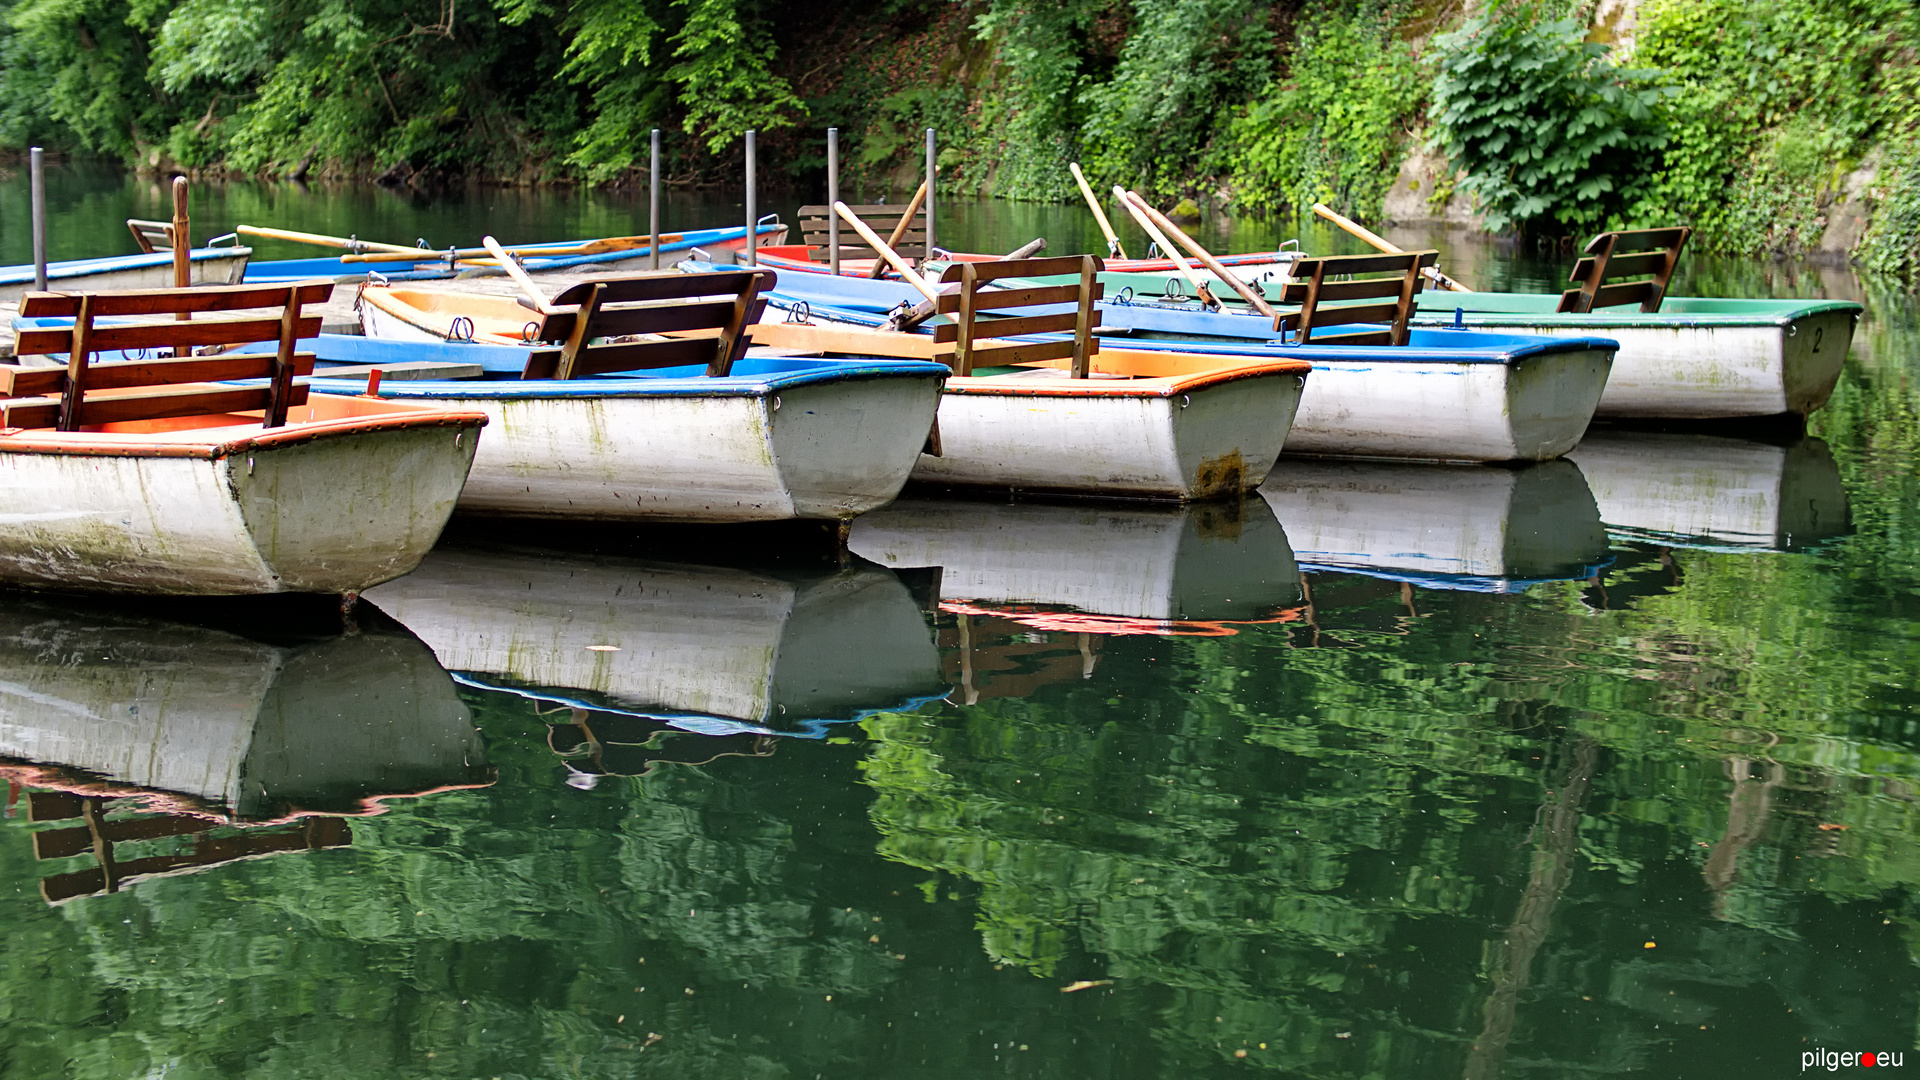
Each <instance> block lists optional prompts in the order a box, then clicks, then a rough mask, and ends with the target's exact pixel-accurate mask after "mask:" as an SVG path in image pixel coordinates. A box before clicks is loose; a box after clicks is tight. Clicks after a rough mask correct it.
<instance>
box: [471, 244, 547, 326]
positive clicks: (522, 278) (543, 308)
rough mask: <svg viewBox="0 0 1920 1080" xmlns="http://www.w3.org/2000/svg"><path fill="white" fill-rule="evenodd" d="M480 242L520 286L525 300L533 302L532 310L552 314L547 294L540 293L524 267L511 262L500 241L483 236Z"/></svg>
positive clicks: (531, 276) (511, 257)
mask: <svg viewBox="0 0 1920 1080" xmlns="http://www.w3.org/2000/svg"><path fill="white" fill-rule="evenodd" d="M480 242H481V243H482V244H484V245H486V249H487V250H488V251H490V252H492V253H493V257H494V258H496V259H499V260H500V265H501V266H502V267H503V268H505V269H506V271H507V276H508V277H510V278H512V279H513V283H514V284H515V285H518V286H520V291H521V292H523V293H526V294H527V299H529V300H531V301H533V310H535V311H537V312H539V313H540V314H542V315H551V314H553V312H554V309H553V307H552V305H550V304H548V303H547V294H546V293H544V292H541V291H540V286H538V285H535V284H534V283H533V275H531V274H529V273H527V271H526V268H525V267H523V266H521V265H520V264H519V263H517V262H514V261H513V256H512V255H509V254H507V250H506V249H505V248H503V247H501V246H500V241H498V240H495V239H494V238H493V237H491V236H483V237H481V238H480Z"/></svg>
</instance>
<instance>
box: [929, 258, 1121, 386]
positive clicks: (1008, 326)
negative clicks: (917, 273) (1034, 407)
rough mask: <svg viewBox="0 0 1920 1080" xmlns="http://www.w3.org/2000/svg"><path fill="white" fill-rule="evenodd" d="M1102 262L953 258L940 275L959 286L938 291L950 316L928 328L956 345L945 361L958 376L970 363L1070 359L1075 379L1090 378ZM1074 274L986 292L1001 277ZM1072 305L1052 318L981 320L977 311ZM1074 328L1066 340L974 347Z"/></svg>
mask: <svg viewBox="0 0 1920 1080" xmlns="http://www.w3.org/2000/svg"><path fill="white" fill-rule="evenodd" d="M1105 265H1106V264H1105V263H1104V262H1103V261H1102V260H1101V259H1100V257H1099V256H1097V255H1067V256H1063V257H1058V258H1052V259H1011V260H996V261H994V262H967V263H955V264H953V265H952V266H949V267H947V270H946V273H944V274H941V275H940V281H941V282H942V283H943V284H949V285H951V284H957V285H959V288H958V289H956V290H952V291H948V290H944V289H943V290H941V296H940V302H939V303H938V304H937V305H935V306H936V310H937V311H938V312H939V313H940V314H942V315H950V316H952V317H953V321H952V322H950V323H941V324H940V325H938V326H935V327H934V328H933V340H934V341H935V342H937V343H939V344H942V345H944V344H947V343H948V342H951V343H953V346H954V349H953V355H952V357H951V358H950V359H949V358H946V357H942V359H945V360H946V362H947V363H948V365H949V366H951V367H952V368H953V373H954V374H955V375H971V374H973V371H974V369H975V368H984V367H1000V366H1003V365H1007V364H1024V363H1031V362H1035V361H1042V360H1064V359H1067V358H1068V357H1072V359H1073V364H1072V367H1071V368H1070V369H1069V370H1070V371H1071V373H1072V375H1073V377H1074V378H1076V379H1084V378H1086V377H1087V374H1088V371H1089V368H1090V366H1091V363H1092V358H1093V355H1094V354H1095V353H1097V352H1099V351H1100V346H1099V345H1098V344H1097V343H1096V342H1095V341H1094V340H1093V328H1094V327H1096V326H1099V325H1100V312H1099V311H1098V310H1097V309H1095V308H1094V306H1093V304H1094V301H1096V300H1098V299H1100V296H1101V293H1102V290H1103V288H1104V286H1102V285H1101V284H1100V282H1099V280H1097V279H1096V278H1095V276H1094V275H1096V274H1098V273H1099V272H1100V271H1101V269H1102V268H1103V267H1104V266H1105ZM1058 274H1078V275H1080V280H1079V281H1078V282H1076V283H1074V284H1070V285H1040V286H1035V287H1032V288H1025V289H983V288H982V286H985V285H988V284H991V283H992V282H995V281H999V280H1001V279H1003V278H1032V277H1047V276H1050V275H1058ZM1054 304H1073V305H1074V310H1073V311H1063V312H1059V313H1057V314H1051V315H1009V316H1006V317H1002V318H996V319H992V320H989V321H986V322H982V321H981V320H980V318H979V316H980V314H981V313H982V312H987V311H994V312H1000V311H1007V312H1017V311H1019V310H1021V309H1023V308H1029V307H1039V306H1042V305H1054ZM1062 330H1071V331H1073V338H1072V340H1070V341H1040V342H1003V343H997V344H993V345H979V344H976V341H977V340H978V339H980V338H1009V337H1016V336H1019V335H1022V334H1052V333H1058V332H1060V331H1062Z"/></svg>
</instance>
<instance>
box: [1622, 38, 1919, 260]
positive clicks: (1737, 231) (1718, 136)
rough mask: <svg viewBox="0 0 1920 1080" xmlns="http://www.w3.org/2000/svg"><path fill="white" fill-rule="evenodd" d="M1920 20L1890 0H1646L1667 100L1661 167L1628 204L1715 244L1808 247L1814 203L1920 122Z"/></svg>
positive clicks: (1651, 54)
mask: <svg viewBox="0 0 1920 1080" xmlns="http://www.w3.org/2000/svg"><path fill="white" fill-rule="evenodd" d="M1917 45H1920V20H1917V19H1916V16H1915V14H1914V11H1913V9H1912V8H1911V6H1910V5H1907V4H1904V3H1898V2H1888V0H1794V2H1788V0H1650V2H1649V3H1648V4H1647V5H1646V6H1645V7H1643V8H1642V9H1641V13H1640V24H1639V43H1638V51H1637V53H1636V57H1635V58H1636V60H1637V61H1639V62H1641V63H1645V64H1648V65H1651V66H1654V67H1658V68H1660V69H1662V70H1663V71H1665V72H1666V73H1667V76H1668V78H1669V79H1670V80H1671V81H1672V82H1674V83H1675V84H1676V85H1677V86H1678V87H1679V88H1680V90H1681V93H1679V94H1677V95H1675V96H1674V97H1673V98H1671V99H1669V100H1667V101H1664V102H1662V104H1661V106H1660V110H1661V112H1662V114H1663V116H1664V117H1665V119H1666V121H1667V125H1668V129H1669V131H1670V133H1671V136H1672V137H1671V140H1670V142H1669V145H1668V147H1667V152H1666V161H1665V166H1664V168H1663V170H1662V171H1661V172H1660V174H1659V175H1658V176H1656V177H1655V178H1654V179H1653V182H1652V183H1651V184H1650V185H1649V186H1648V188H1647V190H1646V192H1645V196H1644V198H1643V200H1642V202H1641V204H1640V205H1639V206H1637V207H1636V208H1635V209H1634V211H1633V212H1632V214H1631V216H1632V217H1634V218H1636V219H1638V220H1639V221H1641V222H1642V223H1656V222H1662V221H1672V220H1676V219H1678V220H1683V221H1686V222H1688V223H1690V224H1692V225H1694V226H1695V228H1696V229H1697V230H1698V237H1697V242H1698V243H1700V244H1702V245H1703V246H1705V247H1707V248H1710V249H1717V250H1721V251H1730V252H1754V251H1760V250H1767V249H1779V248H1789V249H1790V248H1795V247H1804V246H1806V245H1808V244H1810V243H1812V242H1813V241H1814V240H1815V239H1816V238H1817V237H1818V235H1819V232H1820V228H1821V221H1820V215H1819V202H1820V200H1821V198H1822V196H1823V193H1825V192H1830V191H1832V190H1834V189H1835V188H1836V187H1837V186H1838V184H1839V181H1840V178H1841V176H1843V175H1844V173H1845V171H1846V170H1847V168H1849V167H1850V163H1851V162H1853V161H1857V160H1858V159H1859V158H1860V157H1861V156H1862V155H1863V154H1864V153H1865V151H1866V149H1867V148H1868V147H1869V146H1870V145H1871V144H1872V143H1874V142H1876V141H1878V140H1881V139H1883V138H1886V137H1888V136H1890V135H1896V134H1897V133H1899V132H1902V131H1905V130H1907V129H1909V128H1911V127H1912V126H1913V125H1914V124H1915V123H1916V122H1920V73H1916V69H1915V67H1914V57H1915V49H1916V46H1917Z"/></svg>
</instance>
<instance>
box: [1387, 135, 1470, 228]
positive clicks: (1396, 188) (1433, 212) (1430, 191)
mask: <svg viewBox="0 0 1920 1080" xmlns="http://www.w3.org/2000/svg"><path fill="white" fill-rule="evenodd" d="M1456 180H1457V177H1456V176H1455V175H1454V171H1453V167H1452V165H1451V164H1450V163H1449V162H1448V161H1447V158H1446V155H1445V154H1442V153H1440V152H1439V151H1437V150H1430V149H1428V148H1427V146H1426V144H1425V143H1423V142H1414V143H1413V144H1411V149H1410V151H1409V153H1408V154H1407V156H1406V159H1405V160H1403V161H1402V162H1400V175H1399V176H1396V177H1394V180H1393V186H1392V187H1391V188H1389V189H1387V198H1386V202H1385V205H1384V206H1383V207H1382V210H1381V215H1382V216H1383V217H1384V218H1386V220H1388V221H1400V222H1406V221H1444V222H1446V223H1448V224H1450V225H1471V226H1474V227H1475V228H1478V227H1479V226H1480V225H1481V218H1480V215H1479V214H1477V213H1475V212H1474V210H1473V205H1472V200H1470V199H1469V198H1467V197H1466V196H1465V195H1461V194H1456V193H1453V192H1452V191H1451V188H1452V185H1453V184H1454V183H1455V181H1456ZM1442 188H1447V189H1449V190H1448V195H1447V198H1446V201H1445V202H1444V203H1442V204H1440V205H1438V206H1436V205H1434V201H1433V199H1434V194H1435V192H1436V191H1438V190H1440V189H1442Z"/></svg>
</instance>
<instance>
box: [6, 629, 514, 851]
mask: <svg viewBox="0 0 1920 1080" xmlns="http://www.w3.org/2000/svg"><path fill="white" fill-rule="evenodd" d="M0 757H4V758H11V759H19V760H25V761H30V762H33V763H35V764H38V765H49V766H59V767H63V768H68V769H77V770H83V771H84V772H86V773H89V774H92V775H93V776H94V777H98V778H100V779H102V780H105V781H107V782H109V783H111V784H115V785H119V784H125V785H130V786H132V787H136V788H142V789H148V790H149V791H150V792H154V793H160V794H171V795H178V796H185V797H187V799H188V800H190V804H189V806H188V807H186V808H188V809H196V810H208V811H214V812H218V813H220V814H223V815H227V816H231V817H235V818H241V819H260V818H265V817H274V816H278V815H281V814H285V813H287V812H289V810H291V809H293V808H294V807H298V808H300V809H303V810H328V811H332V812H346V813H351V812H356V811H359V810H362V809H364V805H363V803H364V800H365V799H367V798H369V797H375V796H378V795H383V794H386V795H392V794H407V793H415V792H420V791H425V790H430V789H434V788H439V787H447V786H456V785H458V786H466V785H469V784H472V783H474V782H476V781H484V780H485V779H486V773H487V772H488V770H487V768H486V755H485V747H484V745H483V744H482V742H481V740H480V738H479V735H478V734H477V733H476V732H475V731H474V728H473V721H472V718H471V716H470V715H469V714H468V712H467V708H466V706H465V705H463V704H461V702H460V697H459V694H458V693H457V692H456V690H455V688H454V685H453V681H452V679H450V678H449V677H448V676H447V673H446V671H445V670H444V669H443V668H441V667H440V665H439V664H437V663H435V662H434V659H433V654H432V653H430V652H429V651H428V650H427V649H426V647H425V646H423V645H422V644H421V643H420V642H419V641H418V640H416V639H415V638H413V637H412V636H411V635H408V634H406V633H404V632H400V631H394V630H386V631H379V632H362V633H359V634H354V635H343V636H340V637H335V638H330V639H325V640H321V641H319V642H315V643H313V644H304V645H293V646H276V645H267V644H263V643H261V642H258V641H254V640H252V639H249V638H246V637H242V636H239V635H238V634H233V633H228V632H225V631H223V630H218V629H210V628H208V627H205V626H198V625H190V624H182V623H172V622H164V621H161V620H157V619H147V618H142V617H140V616H137V615H130V614H120V613H115V612H112V611H86V610H82V611H78V612H67V611H59V610H56V609H54V608H52V607H50V606H42V605H33V606H30V607H23V606H21V605H15V606H13V607H11V608H9V609H7V610H6V611H5V612H3V613H0Z"/></svg>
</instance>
